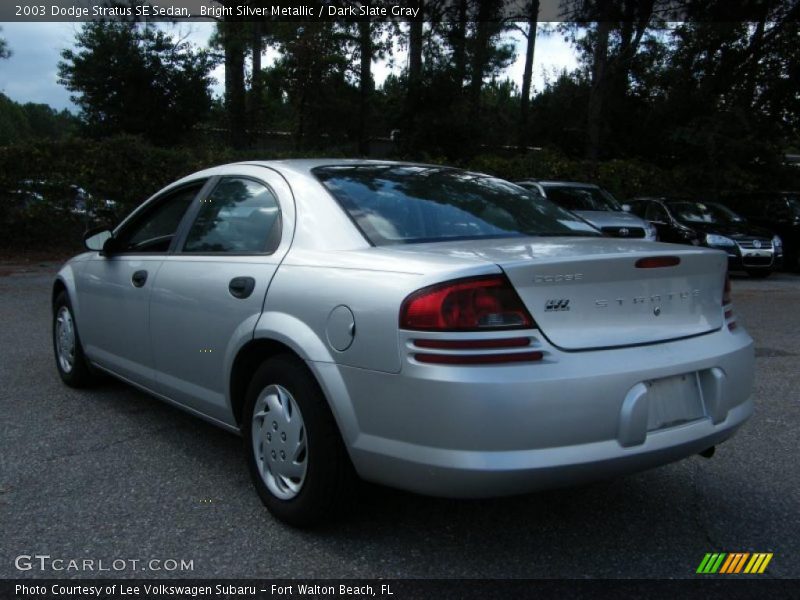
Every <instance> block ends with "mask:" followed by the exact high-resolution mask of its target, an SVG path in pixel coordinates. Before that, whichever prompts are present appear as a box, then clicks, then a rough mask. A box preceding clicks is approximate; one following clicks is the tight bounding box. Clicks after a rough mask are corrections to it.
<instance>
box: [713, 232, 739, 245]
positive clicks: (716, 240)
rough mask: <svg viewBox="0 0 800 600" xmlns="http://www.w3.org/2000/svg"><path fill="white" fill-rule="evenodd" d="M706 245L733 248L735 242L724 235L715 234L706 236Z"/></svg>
mask: <svg viewBox="0 0 800 600" xmlns="http://www.w3.org/2000/svg"><path fill="white" fill-rule="evenodd" d="M706 245H708V246H735V245H736V242H734V241H733V240H732V239H731V238H727V237H725V236H724V235H717V234H715V233H708V234H706Z"/></svg>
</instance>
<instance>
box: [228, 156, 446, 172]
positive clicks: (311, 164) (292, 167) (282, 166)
mask: <svg viewBox="0 0 800 600" xmlns="http://www.w3.org/2000/svg"><path fill="white" fill-rule="evenodd" d="M234 165H254V166H261V167H267V168H271V169H275V170H276V171H292V172H294V173H301V174H304V175H310V174H311V171H312V170H313V169H316V168H318V167H343V166H352V167H369V166H375V167H380V166H394V167H429V168H436V169H455V167H450V166H447V165H434V164H427V163H417V162H411V161H393V160H375V159H365V158H289V159H283V160H246V161H241V162H238V163H233V164H231V165H226V166H234Z"/></svg>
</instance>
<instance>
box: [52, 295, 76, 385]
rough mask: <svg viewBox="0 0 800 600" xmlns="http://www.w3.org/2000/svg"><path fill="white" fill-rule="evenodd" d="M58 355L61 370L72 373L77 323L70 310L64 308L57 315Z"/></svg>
mask: <svg viewBox="0 0 800 600" xmlns="http://www.w3.org/2000/svg"><path fill="white" fill-rule="evenodd" d="M56 355H57V357H58V364H59V366H60V367H61V370H62V371H64V372H65V373H69V372H70V371H72V367H73V365H74V364H75V323H74V322H73V321H72V313H70V312H69V308H67V307H66V306H62V307H61V308H59V309H58V314H56Z"/></svg>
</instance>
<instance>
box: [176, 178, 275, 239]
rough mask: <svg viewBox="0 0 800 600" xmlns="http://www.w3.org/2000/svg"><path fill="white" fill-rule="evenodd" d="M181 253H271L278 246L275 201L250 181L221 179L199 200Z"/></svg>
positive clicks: (260, 186)
mask: <svg viewBox="0 0 800 600" xmlns="http://www.w3.org/2000/svg"><path fill="white" fill-rule="evenodd" d="M200 202H201V204H200V211H199V212H198V214H197V218H196V219H195V221H194V223H193V224H192V227H191V229H190V230H189V233H188V235H187V237H186V242H185V243H184V246H183V252H197V253H217V252H226V253H233V254H252V253H270V252H274V251H275V249H276V248H277V247H278V244H279V243H280V236H281V217H280V208H279V207H278V201H277V200H276V198H275V196H274V195H273V193H272V192H271V191H270V189H269V188H267V187H266V186H265V185H263V184H261V183H257V182H255V181H253V180H251V179H244V178H238V177H231V178H226V179H223V180H221V181H220V182H219V184H218V185H217V186H216V187H215V188H214V191H213V192H212V193H211V195H210V196H209V197H208V198H206V199H203V200H201V201H200Z"/></svg>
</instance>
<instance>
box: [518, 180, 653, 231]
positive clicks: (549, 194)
mask: <svg viewBox="0 0 800 600" xmlns="http://www.w3.org/2000/svg"><path fill="white" fill-rule="evenodd" d="M517 185H520V186H522V187H524V188H526V189H529V190H532V191H536V192H538V193H539V194H540V195H541V196H542V197H544V198H547V199H548V200H550V201H551V202H555V203H556V204H558V205H559V206H560V207H561V208H565V209H567V210H569V211H572V212H574V213H575V214H576V215H578V216H579V217H581V218H582V219H585V220H586V221H587V222H589V223H591V224H592V225H593V226H594V227H596V228H597V229H599V230H600V231H602V232H603V233H605V234H606V235H610V236H611V237H621V238H629V239H645V240H648V241H651V242H655V241H656V240H657V239H658V238H657V233H656V228H655V227H654V226H653V225H652V224H650V223H649V222H647V221H645V220H644V219H640V218H639V217H637V216H636V215H633V214H630V213H629V212H628V211H627V210H626V209H627V207H624V208H623V206H622V205H620V203H619V202H617V200H616V198H614V196H612V195H611V194H610V193H609V192H608V191H606V190H604V189H603V188H601V187H600V186H597V185H594V184H591V183H577V182H575V181H534V180H531V179H526V180H523V181H518V182H517Z"/></svg>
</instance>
